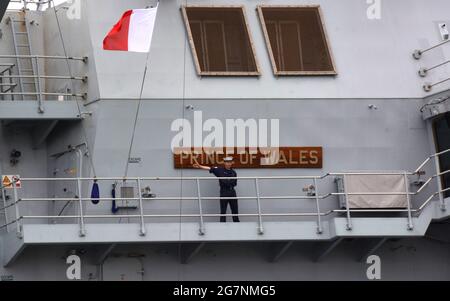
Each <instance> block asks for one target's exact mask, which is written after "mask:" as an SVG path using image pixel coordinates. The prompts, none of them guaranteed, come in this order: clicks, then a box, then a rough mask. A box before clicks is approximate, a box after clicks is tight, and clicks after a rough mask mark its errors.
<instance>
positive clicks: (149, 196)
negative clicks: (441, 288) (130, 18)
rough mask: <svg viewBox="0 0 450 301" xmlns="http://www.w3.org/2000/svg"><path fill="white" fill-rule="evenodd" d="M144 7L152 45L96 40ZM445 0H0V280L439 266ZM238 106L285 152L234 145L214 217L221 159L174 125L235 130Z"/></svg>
mask: <svg viewBox="0 0 450 301" xmlns="http://www.w3.org/2000/svg"><path fill="white" fill-rule="evenodd" d="M8 2H19V3H18V4H21V5H22V7H20V8H18V9H9V10H6V8H7V6H8V4H10V5H11V3H8ZM149 7H157V9H158V11H157V17H156V22H155V26H154V32H153V40H152V44H151V48H150V51H149V52H148V53H137V52H128V51H107V50H104V49H103V39H104V38H105V36H106V35H107V33H108V32H109V31H110V30H111V28H112V26H113V25H114V24H116V22H117V20H119V18H120V17H121V16H122V14H123V13H124V12H126V11H128V10H130V9H145V8H149ZM10 8H11V6H10ZM449 11H450V2H449V1H447V0H432V1H426V0H395V1H391V0H374V1H365V0H344V1H332V0H265V1H263V0H254V1H247V0H215V1H212V0H211V1H202V0H161V1H159V2H158V1H156V0H126V1H125V0H75V1H68V2H66V3H62V4H58V5H54V4H53V3H52V1H2V2H1V4H0V18H1V23H0V120H1V123H2V124H1V127H0V174H1V175H2V189H1V205H0V207H1V209H2V210H1V211H0V227H1V228H0V259H1V264H0V276H1V280H67V279H81V280H93V281H96V280H369V279H381V280H449V279H450V245H449V242H450V234H449V233H450V222H449V218H450V193H449V189H450V175H449V174H448V173H449V172H448V169H449V167H450V151H449V149H450V101H448V99H449V98H450V91H449V89H450V80H449V78H450V64H449V59H450V42H449V36H448V30H447V26H450V14H449ZM233 121H234V125H236V124H240V125H243V127H244V131H245V130H248V131H249V132H251V127H252V125H255V124H256V125H257V126H258V128H257V129H258V130H259V131H260V133H261V132H263V131H262V130H261V128H262V127H264V128H265V129H269V130H268V132H270V130H273V131H276V132H277V133H278V134H279V137H278V138H277V139H278V140H279V141H278V144H279V150H280V152H281V153H282V154H283V156H285V157H284V158H283V160H285V161H283V162H281V161H279V160H278V161H277V164H273V166H271V164H270V162H269V164H263V163H262V161H261V160H262V159H261V157H260V156H261V153H260V152H258V151H257V153H256V156H255V157H254V158H255V160H259V161H257V162H256V161H255V162H256V163H255V162H253V163H252V162H249V160H250V159H251V158H253V157H251V156H250V159H248V158H247V159H245V158H244V159H242V157H241V158H240V159H239V162H237V163H238V164H237V165H236V171H237V174H238V186H237V193H238V198H239V210H240V211H239V213H240V215H241V216H240V219H241V222H240V223H233V222H231V215H230V214H227V218H228V222H227V223H220V222H219V187H218V183H217V182H218V181H217V179H216V178H214V177H213V176H212V175H209V174H207V173H206V172H204V171H201V170H197V169H193V168H191V167H192V164H191V163H192V162H189V160H191V161H192V157H190V156H192V154H191V155H187V156H184V155H183V154H174V151H176V149H177V148H176V147H175V148H174V139H175V140H176V137H177V134H180V130H187V129H189V131H190V130H192V135H185V136H183V137H184V139H185V140H186V139H187V137H191V138H192V140H193V141H192V143H187V142H186V141H185V140H183V141H184V143H185V144H184V145H176V146H179V147H180V148H181V149H182V148H183V146H184V147H186V146H188V148H189V149H190V148H191V146H192V147H194V148H195V147H198V146H199V145H198V144H197V143H196V142H198V141H197V140H196V139H197V138H198V135H197V134H198V133H200V140H199V141H203V140H204V138H205V137H206V136H207V135H208V133H210V132H211V131H212V125H217V124H223V129H221V131H223V133H222V136H223V140H225V142H224V143H223V144H219V147H218V148H220V149H222V147H231V149H234V147H235V146H243V145H237V144H235V143H234V141H229V140H228V139H225V137H226V138H228V134H227V133H226V129H228V127H227V122H233ZM249 121H251V122H249ZM253 121H254V122H253ZM199 123H200V125H199ZM187 125H189V126H187ZM274 125H275V126H274ZM216 130H217V128H216ZM198 131H199V132H198ZM263 134H265V133H263ZM250 135H251V133H250V134H249V136H250ZM219 136H220V135H219ZM260 136H261V135H260ZM266 136H268V137H271V136H272V133H269V134H268V135H266ZM235 138H236V137H232V140H233V139H235ZM245 139H247V140H249V138H248V137H247V138H245ZM245 139H244V140H245ZM250 140H251V139H250ZM249 143H250V144H251V142H249ZM216 146H217V145H216ZM244 146H245V147H244V151H243V153H244V155H249V154H250V153H251V151H249V148H251V147H248V146H252V145H247V144H246V145H244ZM266 146H267V145H266ZM203 151H204V150H200V152H203ZM244 157H245V156H244ZM198 158H201V159H205V158H206V159H205V160H206V162H203V163H211V164H213V163H214V164H215V163H219V161H217V162H213V161H214V160H213V159H211V160H212V161H210V162H208V158H209V157H208V156H204V154H203V153H202V154H201V156H200V157H198ZM216 159H217V158H216ZM235 159H236V158H235ZM278 159H280V158H278ZM183 160H185V161H183ZM269 161H270V160H269ZM186 162H187V163H186ZM93 187H96V189H97V188H98V190H96V191H98V192H99V194H95V193H93V191H94V189H93ZM380 204H381V205H380ZM78 261H79V262H78ZM377 263H378V264H379V269H378V272H377V273H375V274H371V272H370V271H371V270H370V268H371V267H372V266H373V264H377ZM74 264H79V266H80V268H81V270H80V273H81V274H80V275H77V272H74V273H72V272H73V271H72V272H71V268H72V266H73V265H74ZM71 273H72V274H71ZM371 275H372V276H371Z"/></svg>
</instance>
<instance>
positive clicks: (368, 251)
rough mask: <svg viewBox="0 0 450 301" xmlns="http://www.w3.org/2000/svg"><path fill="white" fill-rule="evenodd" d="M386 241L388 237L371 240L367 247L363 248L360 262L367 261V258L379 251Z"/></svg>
mask: <svg viewBox="0 0 450 301" xmlns="http://www.w3.org/2000/svg"><path fill="white" fill-rule="evenodd" d="M386 241H387V237H382V238H375V239H371V240H370V241H369V242H368V243H367V244H366V245H365V246H363V249H362V251H361V254H360V255H359V258H358V261H359V262H363V261H365V260H366V258H367V257H369V256H370V255H373V253H374V252H375V251H376V250H378V249H379V248H380V247H381V246H382V245H383V244H384V243H385V242H386Z"/></svg>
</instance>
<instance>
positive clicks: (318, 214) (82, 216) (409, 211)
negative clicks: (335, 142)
mask: <svg viewBox="0 0 450 301" xmlns="http://www.w3.org/2000/svg"><path fill="white" fill-rule="evenodd" d="M447 153H450V149H449V150H445V151H443V152H440V153H437V154H434V155H432V156H430V157H428V158H427V159H426V160H425V161H424V162H423V163H422V164H421V165H420V166H419V167H418V168H417V169H416V170H415V171H413V172H388V173H387V172H379V173H377V172H345V173H327V174H325V175H322V176H268V177H236V178H229V177H228V178H225V179H239V180H251V181H253V182H254V186H255V196H240V197H239V199H240V200H255V201H256V208H257V209H256V212H255V213H240V214H238V216H241V217H256V218H257V223H258V233H259V234H260V235H263V234H264V227H263V226H264V225H263V222H264V218H266V217H315V218H316V223H317V233H318V234H322V233H323V221H322V218H323V217H324V216H329V215H331V214H333V213H345V215H346V219H347V230H348V231H351V230H352V229H353V225H352V213H353V212H359V213H388V212H390V213H406V215H407V225H406V226H407V229H408V230H412V229H413V227H414V225H413V215H417V216H418V215H420V213H421V212H422V210H423V209H424V208H425V207H426V206H427V205H428V204H429V203H430V202H431V201H432V200H433V199H434V198H435V197H436V196H439V200H440V206H441V210H443V211H445V210H446V207H445V200H444V193H445V192H447V191H450V188H445V189H442V188H441V181H440V178H441V177H442V176H444V175H447V174H449V173H450V170H446V171H442V172H441V171H440V167H439V157H440V156H441V155H444V154H447ZM433 159H434V161H435V168H436V174H434V175H432V176H431V177H429V178H428V179H427V180H426V181H424V182H423V185H421V187H420V188H419V189H418V190H417V191H416V192H410V190H409V185H410V184H411V183H410V181H409V179H408V176H413V175H419V176H420V175H422V174H424V173H423V172H422V169H423V168H424V167H425V166H426V165H427V164H428V163H429V162H430V161H431V160H433ZM349 175H401V176H403V177H404V178H405V192H348V191H346V190H344V192H330V193H326V194H320V193H319V189H318V181H319V180H323V179H326V178H328V177H331V176H342V177H347V176H349ZM217 179H221V178H215V177H126V178H123V177H95V178H80V177H78V178H22V179H20V181H21V182H22V183H27V182H43V181H44V182H58V181H60V182H74V183H76V187H77V193H76V196H75V197H70V198H55V197H50V198H46V197H45V198H21V197H19V195H18V189H17V187H16V185H15V183H13V184H12V185H10V187H11V186H13V202H12V203H11V204H9V205H8V204H7V202H6V200H5V194H4V193H2V196H3V201H4V207H3V208H0V211H2V210H6V209H8V208H11V207H14V211H15V218H14V219H13V220H9V219H8V216H7V215H6V214H5V217H6V223H5V225H3V226H1V227H0V228H5V227H6V228H7V231H9V230H8V226H9V225H12V224H15V225H16V231H17V234H18V236H19V237H21V236H22V221H23V220H31V219H47V220H64V219H77V220H78V223H79V234H80V236H85V235H86V229H85V222H86V220H89V219H111V218H131V219H138V220H139V225H140V235H142V236H145V235H146V228H145V227H146V226H145V225H146V224H145V220H146V219H148V218H198V223H199V234H200V235H203V234H205V231H206V230H205V221H204V219H205V218H206V217H222V216H235V215H234V214H208V213H204V211H203V207H202V201H207V200H223V199H235V198H234V197H216V196H207V197H206V196H203V195H202V193H201V189H200V182H201V181H217ZM433 179H435V180H437V185H438V189H437V191H436V192H434V193H432V194H431V195H430V196H429V197H428V198H427V199H426V200H425V201H424V202H423V203H422V204H421V206H420V207H418V208H416V209H413V208H412V205H411V197H412V196H417V195H419V194H420V193H421V192H422V191H424V189H425V188H426V187H428V186H429V185H430V183H431V182H432V181H433ZM262 180H271V181H274V180H308V181H312V183H313V185H314V187H315V193H314V194H313V195H285V196H267V195H262V194H261V192H260V181H262ZM92 181H100V182H102V181H127V182H132V181H135V183H136V184H137V188H138V196H137V197H132V198H123V197H120V198H119V197H118V198H112V197H100V198H98V200H99V201H113V200H116V199H120V200H123V201H138V202H139V214H132V215H122V214H119V215H117V214H116V215H103V214H96V215H89V214H86V213H85V212H84V208H83V207H84V206H83V204H84V203H85V202H88V201H91V200H92V199H91V197H83V196H82V192H83V189H82V188H83V187H82V186H83V185H82V184H83V182H92ZM143 181H193V182H194V183H195V184H196V194H197V195H196V196H192V197H180V196H168V197H143V196H142V194H141V188H142V182H143ZM22 185H23V184H22ZM4 188H5V187H2V191H3V189H4ZM356 195H365V196H389V195H390V196H392V195H405V196H406V199H407V208H406V209H352V208H350V206H349V204H348V197H349V196H356ZM332 196H345V199H346V202H347V206H346V208H345V209H333V210H328V211H326V212H322V211H321V209H320V201H322V200H325V199H328V198H330V197H332ZM289 199H301V200H308V199H309V200H314V201H315V205H316V206H315V207H316V211H315V212H288V213H280V212H278V213H277V212H274V213H263V210H262V204H261V201H262V200H289ZM150 200H151V201H155V200H160V201H169V200H176V201H181V202H182V201H197V204H198V208H197V209H198V213H197V214H183V213H181V212H179V213H178V214H145V213H144V206H143V202H144V201H150ZM48 201H53V202H78V213H77V214H75V215H23V216H22V215H21V214H20V210H19V204H20V203H27V202H48ZM5 213H6V211H5ZM180 222H181V220H180Z"/></svg>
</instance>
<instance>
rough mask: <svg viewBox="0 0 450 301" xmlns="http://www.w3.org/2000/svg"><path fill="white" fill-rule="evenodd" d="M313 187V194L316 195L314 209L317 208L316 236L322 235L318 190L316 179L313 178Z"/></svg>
mask: <svg viewBox="0 0 450 301" xmlns="http://www.w3.org/2000/svg"><path fill="white" fill-rule="evenodd" d="M314 187H315V194H316V208H317V234H322V232H323V229H322V219H321V213H320V204H319V188H318V187H317V179H316V178H314Z"/></svg>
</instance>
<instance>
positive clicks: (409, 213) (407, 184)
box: [403, 172, 414, 230]
mask: <svg viewBox="0 0 450 301" xmlns="http://www.w3.org/2000/svg"><path fill="white" fill-rule="evenodd" d="M403 176H404V178H405V191H406V200H407V203H408V230H412V229H414V225H413V222H412V215H411V196H410V195H409V181H408V175H407V173H406V172H405V173H404V175H403Z"/></svg>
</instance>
